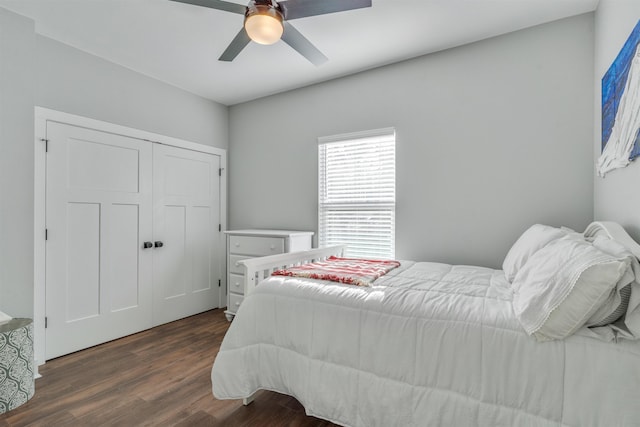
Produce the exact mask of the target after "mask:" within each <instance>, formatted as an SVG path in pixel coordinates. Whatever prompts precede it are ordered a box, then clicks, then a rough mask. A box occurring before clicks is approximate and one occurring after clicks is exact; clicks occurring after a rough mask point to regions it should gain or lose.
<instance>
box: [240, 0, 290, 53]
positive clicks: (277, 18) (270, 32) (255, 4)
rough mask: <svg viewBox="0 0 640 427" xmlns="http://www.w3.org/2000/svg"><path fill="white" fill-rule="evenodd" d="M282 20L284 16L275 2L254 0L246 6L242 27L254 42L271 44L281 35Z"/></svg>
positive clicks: (282, 29)
mask: <svg viewBox="0 0 640 427" xmlns="http://www.w3.org/2000/svg"><path fill="white" fill-rule="evenodd" d="M283 21H284V16H283V14H282V12H281V11H280V8H279V7H278V4H277V3H275V2H272V1H271V0H255V1H252V2H250V3H249V5H248V6H247V11H246V13H245V15H244V28H245V30H246V31H247V33H248V34H249V37H250V38H251V40H253V41H255V42H256V43H260V44H273V43H275V42H277V41H278V40H280V37H282V33H283V31H284V25H283V24H282V22H283Z"/></svg>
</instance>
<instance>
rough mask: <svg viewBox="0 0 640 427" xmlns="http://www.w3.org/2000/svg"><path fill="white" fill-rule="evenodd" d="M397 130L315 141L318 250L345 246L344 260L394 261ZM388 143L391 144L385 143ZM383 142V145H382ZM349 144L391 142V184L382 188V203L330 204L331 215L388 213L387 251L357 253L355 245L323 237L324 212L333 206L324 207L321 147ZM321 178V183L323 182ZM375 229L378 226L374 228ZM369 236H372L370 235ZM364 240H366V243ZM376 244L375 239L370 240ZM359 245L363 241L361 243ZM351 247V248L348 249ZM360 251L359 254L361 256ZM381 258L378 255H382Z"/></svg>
mask: <svg viewBox="0 0 640 427" xmlns="http://www.w3.org/2000/svg"><path fill="white" fill-rule="evenodd" d="M396 136H397V135H396V130H395V128H393V127H388V128H381V129H373V130H367V131H361V132H351V133H344V134H338V135H332V136H324V137H320V138H318V244H319V246H320V247H322V246H327V245H334V244H346V245H347V252H346V255H347V256H353V257H360V258H377V259H393V258H394V257H395V229H396V223H395V214H396V212H395V211H396V203H397V200H396V199H397V194H396V181H397V179H396V178H397V177H396V175H397V171H396V152H397V138H396ZM386 139H389V140H390V141H384V140H386ZM381 140H382V141H381ZM350 142H353V143H360V144H364V143H376V142H378V143H379V142H392V144H393V163H392V172H393V174H392V175H393V183H392V185H391V186H390V187H385V191H386V192H387V194H386V195H387V200H385V201H380V200H379V201H368V200H364V201H362V200H355V199H354V200H352V201H351V202H343V203H335V202H334V203H333V211H334V212H337V211H339V210H341V209H343V210H351V211H353V212H357V211H363V212H364V211H382V212H383V213H384V214H387V213H388V220H389V222H390V225H389V227H388V228H389V229H388V230H385V231H388V236H385V241H386V240H387V239H388V242H387V243H388V245H386V246H384V247H385V248H387V247H388V250H384V251H381V250H375V249H373V250H371V251H370V253H366V252H367V251H366V249H362V248H360V249H356V248H355V244H354V243H353V242H349V241H336V240H335V239H330V238H327V236H326V234H327V231H326V224H325V225H323V220H324V218H325V216H324V215H326V213H327V212H330V211H331V208H332V203H327V202H326V200H325V199H324V198H325V197H326V192H325V191H324V187H325V185H326V175H325V173H326V172H325V171H326V167H324V165H323V159H322V155H323V153H322V150H323V148H322V147H323V146H325V147H326V146H327V145H328V144H334V143H336V144H340V143H344V144H348V143H350ZM325 154H326V152H325ZM323 177H324V181H323ZM389 191H391V192H392V196H393V200H392V201H389V200H388V193H389ZM376 227H377V225H376ZM380 229H381V230H383V229H384V227H383V226H380ZM369 235H372V233H369ZM362 236H365V237H366V236H367V233H364V234H362ZM365 240H366V239H365ZM373 241H374V242H375V238H374V239H373ZM360 242H362V241H360ZM350 243H351V245H350ZM350 246H351V247H352V250H351V251H350V250H349V247H350ZM361 250H362V252H361ZM382 253H383V255H380V254H382Z"/></svg>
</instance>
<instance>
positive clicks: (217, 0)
mask: <svg viewBox="0 0 640 427" xmlns="http://www.w3.org/2000/svg"><path fill="white" fill-rule="evenodd" d="M171 1H175V2H178V3H186V4H192V5H195V6H202V7H208V8H211V9H218V10H224V11H226V12H233V13H239V14H240V15H244V13H245V12H246V11H247V8H246V7H245V6H243V5H241V4H238V3H231V2H228V1H222V0H171Z"/></svg>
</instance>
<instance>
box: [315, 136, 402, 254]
mask: <svg viewBox="0 0 640 427" xmlns="http://www.w3.org/2000/svg"><path fill="white" fill-rule="evenodd" d="M318 147H319V156H318V159H319V165H318V166H319V168H318V170H319V177H318V178H319V179H318V182H319V188H318V194H319V200H318V206H319V209H318V219H319V224H318V225H319V227H318V228H319V244H320V246H321V247H324V246H331V245H339V244H346V245H348V249H347V254H346V255H347V256H349V257H357V258H373V259H392V258H394V257H395V210H396V182H395V181H396V155H395V151H396V150H395V130H394V129H381V130H375V131H370V132H361V133H356V134H346V135H338V136H334V137H324V138H320V139H319V146H318Z"/></svg>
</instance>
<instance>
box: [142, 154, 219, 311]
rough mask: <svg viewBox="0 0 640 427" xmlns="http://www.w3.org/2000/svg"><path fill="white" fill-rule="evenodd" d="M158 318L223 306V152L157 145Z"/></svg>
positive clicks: (155, 213) (155, 263) (155, 274)
mask: <svg viewBox="0 0 640 427" xmlns="http://www.w3.org/2000/svg"><path fill="white" fill-rule="evenodd" d="M153 158H154V164H153V171H154V176H153V179H154V183H153V187H154V196H153V200H154V209H153V212H154V240H155V241H160V242H162V246H161V247H156V248H154V267H153V272H154V273H153V278H154V279H153V283H154V323H155V324H161V323H166V322H170V321H173V320H176V319H180V318H183V317H186V316H190V315H192V314H196V313H200V312H202V311H206V310H210V309H212V308H217V307H220V291H219V287H218V280H219V279H220V277H221V273H220V269H221V260H222V254H221V253H218V251H219V250H218V248H217V245H216V242H218V241H219V231H218V224H219V218H220V217H219V215H220V193H219V192H220V189H219V187H220V178H219V175H218V170H219V167H220V157H219V156H215V155H212V154H207V153H201V152H197V151H191V150H186V149H180V148H175V147H170V146H166V145H156V146H154V154H153Z"/></svg>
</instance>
